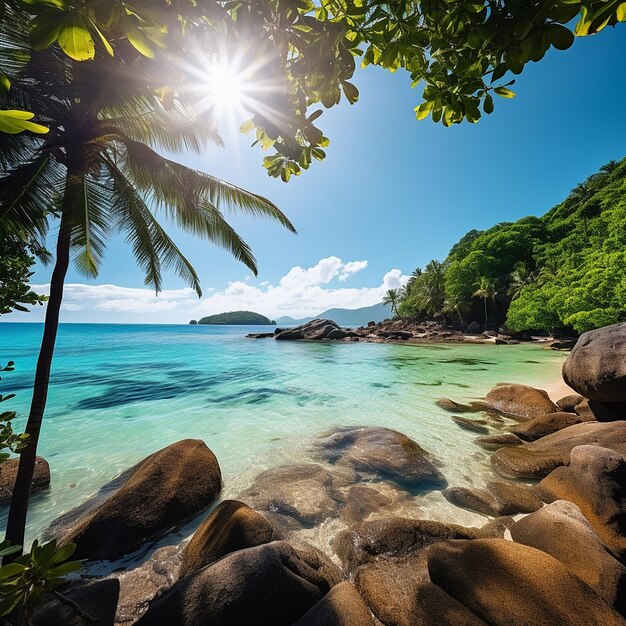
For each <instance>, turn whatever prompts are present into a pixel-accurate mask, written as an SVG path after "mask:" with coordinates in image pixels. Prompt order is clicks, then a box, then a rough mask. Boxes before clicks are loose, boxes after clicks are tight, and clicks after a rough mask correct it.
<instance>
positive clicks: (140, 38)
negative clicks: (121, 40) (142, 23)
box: [122, 15, 154, 59]
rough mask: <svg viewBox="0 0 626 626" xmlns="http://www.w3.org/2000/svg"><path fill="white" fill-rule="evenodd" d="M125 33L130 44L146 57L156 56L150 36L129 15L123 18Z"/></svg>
mask: <svg viewBox="0 0 626 626" xmlns="http://www.w3.org/2000/svg"><path fill="white" fill-rule="evenodd" d="M122 26H123V28H124V33H125V34H126V38H127V39H128V41H129V42H130V44H131V45H132V46H133V48H135V50H137V52H139V53H140V54H142V55H143V56H145V57H148V58H149V59H152V58H154V51H153V50H152V47H151V46H150V42H149V41H148V38H147V37H146V36H145V35H144V34H143V33H142V32H141V31H140V30H139V29H138V28H137V26H135V24H134V22H133V20H132V18H131V17H129V16H128V15H127V16H125V18H124V19H123V20H122Z"/></svg>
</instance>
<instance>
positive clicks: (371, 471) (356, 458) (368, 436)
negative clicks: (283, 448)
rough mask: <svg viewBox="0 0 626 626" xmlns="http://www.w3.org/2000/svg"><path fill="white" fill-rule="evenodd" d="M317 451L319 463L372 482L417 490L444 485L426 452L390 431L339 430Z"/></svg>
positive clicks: (355, 428)
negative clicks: (351, 471)
mask: <svg viewBox="0 0 626 626" xmlns="http://www.w3.org/2000/svg"><path fill="white" fill-rule="evenodd" d="M316 447H317V448H318V451H319V455H320V457H321V458H322V459H324V460H326V461H329V462H331V463H336V464H338V465H343V466H348V467H351V468H353V469H355V470H356V471H357V472H360V473H362V474H365V475H368V476H371V477H373V478H379V479H380V478H385V479H388V480H392V481H394V482H396V483H398V484H399V485H402V486H405V487H409V488H412V489H420V490H421V489H425V488H434V487H442V486H445V485H446V480H445V478H444V476H443V475H442V474H441V472H440V471H439V470H438V469H437V468H436V467H435V465H434V463H433V461H432V460H431V457H430V455H429V454H428V452H426V450H424V449H423V448H422V447H421V446H419V445H418V444H417V443H416V442H415V441H413V440H412V439H410V438H409V437H407V436H406V435H403V434H402V433H399V432H397V431H395V430H390V429H389V428H369V427H362V428H358V427H352V428H350V427H348V428H339V429H337V430H336V431H334V432H333V433H331V434H330V435H328V436H327V437H324V438H323V439H322V440H321V441H320V442H319V443H318V444H317V446H316Z"/></svg>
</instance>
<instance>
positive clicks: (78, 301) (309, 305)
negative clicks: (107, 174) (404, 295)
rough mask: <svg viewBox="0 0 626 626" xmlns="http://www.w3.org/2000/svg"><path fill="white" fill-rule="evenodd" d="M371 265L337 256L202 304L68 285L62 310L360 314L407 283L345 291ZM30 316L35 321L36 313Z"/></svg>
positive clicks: (394, 273) (395, 275)
mask: <svg viewBox="0 0 626 626" xmlns="http://www.w3.org/2000/svg"><path fill="white" fill-rule="evenodd" d="M367 266H368V262H367V261H365V260H363V261H348V262H346V263H344V262H343V261H342V260H341V259H340V258H339V257H336V256H330V257H326V258H324V259H320V261H318V262H317V263H316V264H315V265H313V266H311V267H308V268H306V269H305V268H302V267H300V266H298V265H296V266H294V267H292V268H291V269H290V270H289V271H288V272H287V273H286V274H285V275H284V276H282V277H281V278H280V280H279V281H278V283H277V284H272V283H271V282H268V281H263V282H261V283H259V284H253V282H252V281H251V280H250V277H246V278H245V279H244V280H237V281H233V282H231V283H229V284H228V286H227V287H226V288H225V289H224V290H222V291H216V290H214V289H207V290H205V294H204V296H203V297H202V299H201V300H198V298H197V297H196V294H195V292H194V291H193V289H190V288H182V289H165V290H163V291H162V292H160V293H159V295H158V296H156V295H155V293H154V291H153V290H151V289H148V288H134V287H120V286H118V285H111V284H102V285H87V284H82V283H70V284H67V285H65V292H64V298H63V305H62V309H63V310H65V311H68V312H74V313H75V314H73V315H72V317H73V318H74V321H78V319H80V318H82V319H81V321H83V320H84V321H89V320H90V319H96V318H97V319H99V320H100V319H102V314H105V315H106V314H117V317H118V318H119V317H120V316H128V317H127V319H129V321H136V320H135V318H134V317H130V316H133V315H141V316H142V319H144V320H145V321H149V322H159V321H177V320H178V321H181V322H184V321H187V320H188V319H191V318H199V317H202V316H204V315H211V314H214V313H222V312H224V311H234V310H242V309H243V310H252V311H256V312H258V313H262V314H263V315H267V316H268V317H270V318H278V317H281V316H283V315H288V316H291V317H296V318H298V317H309V316H313V315H317V314H319V313H321V312H323V311H325V310H327V309H330V308H347V309H357V308H360V307H364V306H370V305H373V304H378V303H379V302H381V300H382V298H383V295H384V294H385V292H386V291H387V290H388V289H393V288H399V287H401V286H403V285H404V284H405V283H406V282H407V280H408V279H409V276H406V275H404V274H402V272H401V271H400V270H399V269H391V270H390V271H388V272H387V273H386V274H385V275H384V276H383V277H382V280H381V282H380V283H379V284H378V285H376V286H373V287H360V288H356V287H349V286H345V283H347V282H348V281H349V279H350V278H351V277H352V276H354V275H355V274H356V273H357V272H360V271H361V270H363V269H365V268H367ZM333 283H335V284H333ZM33 289H34V290H35V291H37V292H38V293H47V292H48V289H49V285H33ZM37 311H39V312H41V311H42V309H40V308H34V309H33V313H36V312H37ZM81 313H82V314H81ZM30 315H31V319H32V315H33V314H32V313H31V314H30ZM40 315H41V313H40V314H39V315H36V316H37V317H40ZM12 317H13V319H15V320H20V321H21V320H22V319H24V320H25V319H26V316H19V317H17V316H12ZM117 321H119V320H117Z"/></svg>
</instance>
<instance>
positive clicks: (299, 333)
mask: <svg viewBox="0 0 626 626" xmlns="http://www.w3.org/2000/svg"><path fill="white" fill-rule="evenodd" d="M333 330H341V329H340V328H339V326H338V324H336V323H335V322H333V321H332V320H325V319H316V320H311V321H310V322H307V323H306V324H302V325H300V326H294V327H293V328H288V329H286V330H280V331H278V329H277V331H276V334H275V338H276V339H279V340H285V339H290V340H297V339H307V340H318V339H325V338H326V337H328V336H329V335H330V334H331V333H332V331H333Z"/></svg>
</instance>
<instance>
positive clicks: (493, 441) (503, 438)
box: [474, 433, 524, 450]
mask: <svg viewBox="0 0 626 626" xmlns="http://www.w3.org/2000/svg"><path fill="white" fill-rule="evenodd" d="M474 443H476V444H478V445H479V446H480V447H481V448H485V449H487V450H498V449H500V448H504V447H505V446H519V445H521V444H522V443H524V442H523V441H522V440H521V439H520V438H519V437H518V436H517V435H514V434H513V433H498V434H497V435H486V436H484V437H476V439H474Z"/></svg>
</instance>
